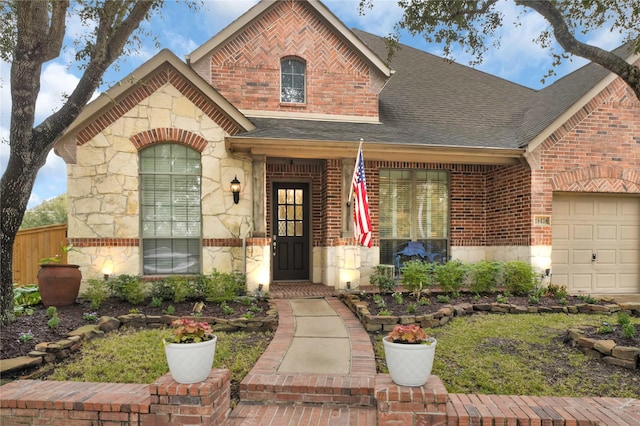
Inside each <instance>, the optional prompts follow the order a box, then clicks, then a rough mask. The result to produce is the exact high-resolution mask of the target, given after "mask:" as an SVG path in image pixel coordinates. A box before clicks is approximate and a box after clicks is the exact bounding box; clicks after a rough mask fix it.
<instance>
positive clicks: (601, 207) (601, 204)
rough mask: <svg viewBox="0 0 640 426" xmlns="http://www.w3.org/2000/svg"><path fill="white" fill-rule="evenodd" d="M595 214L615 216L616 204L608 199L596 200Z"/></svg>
mask: <svg viewBox="0 0 640 426" xmlns="http://www.w3.org/2000/svg"><path fill="white" fill-rule="evenodd" d="M596 203H597V210H596V211H597V216H606V217H612V216H617V210H618V206H617V204H615V203H610V202H609V201H608V200H597V201H596Z"/></svg>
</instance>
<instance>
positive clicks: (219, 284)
mask: <svg viewBox="0 0 640 426" xmlns="http://www.w3.org/2000/svg"><path fill="white" fill-rule="evenodd" d="M201 280H202V286H203V288H204V295H205V299H206V300H208V301H210V302H226V301H230V300H234V299H236V298H237V297H238V296H244V295H245V294H246V293H247V284H246V276H245V275H244V274H242V273H240V272H218V271H216V270H214V271H213V273H212V274H211V275H205V276H202V277H201Z"/></svg>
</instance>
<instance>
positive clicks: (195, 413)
mask: <svg viewBox="0 0 640 426" xmlns="http://www.w3.org/2000/svg"><path fill="white" fill-rule="evenodd" d="M149 393H150V395H151V404H150V414H147V415H142V416H141V420H142V421H141V424H142V425H144V426H164V425H167V426H168V425H171V426H174V425H187V424H188V425H193V424H198V425H203V426H215V425H220V424H223V423H224V421H225V419H226V418H227V417H228V415H229V412H230V409H231V408H230V407H231V372H230V371H229V370H218V369H212V370H211V373H210V374H209V377H208V378H207V379H206V380H205V381H204V382H199V383H192V384H180V383H177V382H176V381H174V380H173V377H172V376H171V374H166V375H164V376H162V377H160V378H159V379H158V380H156V381H155V382H154V383H152V384H151V385H149Z"/></svg>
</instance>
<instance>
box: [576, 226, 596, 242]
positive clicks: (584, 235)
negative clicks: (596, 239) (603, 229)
mask: <svg viewBox="0 0 640 426" xmlns="http://www.w3.org/2000/svg"><path fill="white" fill-rule="evenodd" d="M573 239H574V240H589V241H591V240H593V226H591V225H575V226H574V227H573Z"/></svg>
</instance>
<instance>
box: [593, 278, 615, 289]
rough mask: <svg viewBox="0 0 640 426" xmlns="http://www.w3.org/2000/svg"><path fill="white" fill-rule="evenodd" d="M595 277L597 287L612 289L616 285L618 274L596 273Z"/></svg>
mask: <svg viewBox="0 0 640 426" xmlns="http://www.w3.org/2000/svg"><path fill="white" fill-rule="evenodd" d="M595 278H596V279H595V283H594V284H595V285H594V287H595V288H598V289H601V290H611V289H614V288H615V287H616V274H596V275H595Z"/></svg>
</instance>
